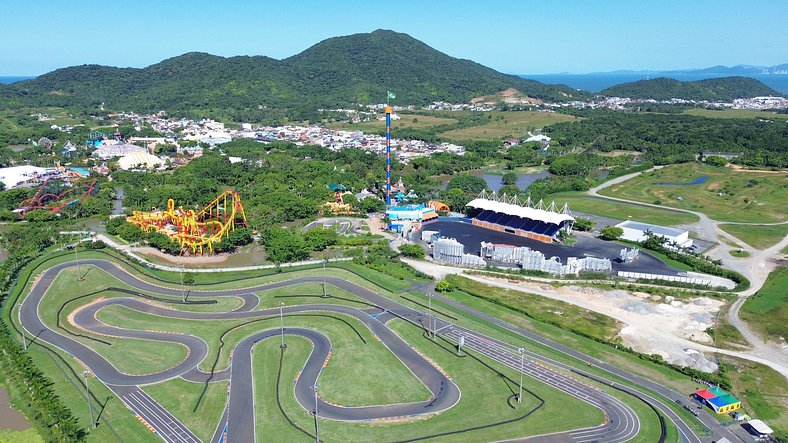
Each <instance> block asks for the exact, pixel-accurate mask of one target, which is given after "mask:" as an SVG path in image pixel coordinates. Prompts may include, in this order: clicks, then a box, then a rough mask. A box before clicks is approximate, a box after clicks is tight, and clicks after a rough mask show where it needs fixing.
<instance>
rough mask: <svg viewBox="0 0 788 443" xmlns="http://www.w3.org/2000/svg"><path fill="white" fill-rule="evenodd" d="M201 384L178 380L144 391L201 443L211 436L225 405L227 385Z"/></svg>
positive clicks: (146, 387) (147, 388)
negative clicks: (203, 393)
mask: <svg viewBox="0 0 788 443" xmlns="http://www.w3.org/2000/svg"><path fill="white" fill-rule="evenodd" d="M204 386H205V385H204V384H202V383H192V382H188V381H186V380H183V379H180V378H174V379H172V380H169V381H166V382H163V383H158V384H155V385H148V386H145V387H144V388H143V390H144V391H145V392H147V393H148V394H149V395H150V396H151V397H153V398H154V399H155V400H156V401H157V402H159V403H160V404H161V405H162V406H164V407H165V408H166V409H167V410H168V411H170V412H171V413H172V415H174V416H175V418H177V419H178V420H180V421H182V422H183V423H184V424H185V425H186V426H187V427H188V428H189V429H190V430H191V431H192V432H194V434H195V435H196V436H197V437H199V438H200V439H201V440H202V441H209V440H210V439H211V437H212V436H213V433H214V431H215V430H216V426H217V425H218V424H219V419H220V418H221V417H222V413H223V412H224V406H225V404H226V403H227V386H228V383H227V382H216V383H209V384H208V389H207V390H206V391H205V395H204V396H202V398H201V394H202V392H203V388H204Z"/></svg>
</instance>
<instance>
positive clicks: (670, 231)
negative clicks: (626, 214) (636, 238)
mask: <svg viewBox="0 0 788 443" xmlns="http://www.w3.org/2000/svg"><path fill="white" fill-rule="evenodd" d="M616 226H617V227H619V228H629V229H637V230H640V231H643V232H646V231H650V232H653V233H654V234H656V235H661V236H663V237H678V236H679V235H681V234H684V233H685V232H687V231H686V230H685V229H676V228H667V227H665V226H659V225H652V224H649V223H641V222H636V221H632V220H627V221H624V222H621V223H619V224H617V225H616Z"/></svg>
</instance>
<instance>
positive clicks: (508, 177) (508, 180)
mask: <svg viewBox="0 0 788 443" xmlns="http://www.w3.org/2000/svg"><path fill="white" fill-rule="evenodd" d="M501 184H503V185H516V184H517V173H516V172H511V171H509V172H507V173H506V174H504V175H503V178H501Z"/></svg>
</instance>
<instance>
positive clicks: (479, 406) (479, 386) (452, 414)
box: [254, 320, 602, 441]
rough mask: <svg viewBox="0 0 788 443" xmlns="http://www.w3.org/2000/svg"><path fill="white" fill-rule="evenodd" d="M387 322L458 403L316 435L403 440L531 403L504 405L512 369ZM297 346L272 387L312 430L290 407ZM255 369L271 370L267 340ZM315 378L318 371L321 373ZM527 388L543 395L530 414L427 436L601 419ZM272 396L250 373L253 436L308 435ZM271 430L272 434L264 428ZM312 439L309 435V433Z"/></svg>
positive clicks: (327, 425)
mask: <svg viewBox="0 0 788 443" xmlns="http://www.w3.org/2000/svg"><path fill="white" fill-rule="evenodd" d="M390 325H391V326H392V328H393V329H394V330H395V331H396V332H397V333H398V334H400V335H401V336H402V337H403V338H404V339H405V340H406V341H408V342H409V343H412V344H413V345H414V347H415V348H416V349H417V350H419V351H420V352H422V353H423V354H425V355H426V356H427V357H428V358H430V359H431V360H432V361H434V362H435V363H436V364H437V365H438V366H440V367H441V368H443V369H444V370H445V371H446V372H447V373H449V374H450V375H451V376H452V377H453V380H454V381H455V382H456V383H457V385H458V386H459V388H460V390H461V391H462V398H461V399H460V403H458V404H457V406H455V407H454V408H451V409H449V410H447V411H444V412H443V413H441V414H439V415H437V416H432V417H430V418H424V419H416V420H410V421H406V422H399V423H398V422H386V421H381V422H378V423H374V422H373V423H340V422H335V421H329V420H321V421H320V436H321V439H323V438H324V439H325V440H327V441H402V440H408V439H411V438H420V437H421V438H423V437H426V436H428V435H431V434H437V433H442V432H452V431H458V430H461V429H464V428H469V427H473V426H478V425H489V424H490V423H496V422H499V421H503V420H507V419H514V418H517V417H519V416H521V415H522V414H524V412H526V411H527V410H529V409H531V408H533V407H535V406H536V405H537V404H538V400H537V399H536V398H535V397H534V396H532V395H529V394H526V395H525V396H524V401H523V404H522V405H520V407H519V408H518V409H512V408H511V407H510V406H509V405H508V403H507V398H509V397H510V396H511V395H512V393H513V391H516V382H514V383H512V381H510V380H506V379H503V378H500V376H499V375H498V373H502V374H504V375H506V376H508V377H510V378H511V379H512V380H514V379H515V377H516V372H515V371H513V370H510V369H508V368H503V367H501V366H499V365H498V364H497V363H495V362H491V361H489V360H486V359H485V360H484V362H485V363H486V364H488V365H490V367H491V368H492V369H490V368H488V367H486V366H484V365H483V364H481V363H479V362H478V361H477V360H474V359H473V358H469V357H466V358H458V357H456V356H455V354H454V353H453V351H452V349H451V348H450V347H449V345H447V344H446V343H443V342H442V341H439V344H435V343H433V342H432V341H430V340H428V339H426V338H425V337H424V336H423V334H422V332H423V331H422V330H421V329H420V328H417V327H415V326H413V325H411V324H408V323H405V322H403V321H402V320H393V321H392V322H391V323H390ZM296 345H297V346H299V348H301V349H299V348H293V349H291V347H290V346H288V348H287V351H286V353H290V352H291V350H292V351H294V352H293V354H294V355H296V351H297V352H298V354H297V355H299V356H301V358H293V357H291V358H285V360H284V367H283V371H282V374H283V376H282V380H286V381H287V384H285V386H287V387H286V388H284V389H281V388H280V391H279V395H280V397H281V399H282V403H283V407H284V410H285V412H286V413H287V415H288V416H289V418H290V419H291V420H293V421H295V422H296V423H297V424H298V425H299V426H300V427H302V428H304V429H305V430H306V431H308V432H313V431H314V424H313V420H312V418H311V417H310V416H309V415H308V413H307V412H306V411H305V410H304V409H303V408H301V406H300V405H298V404H297V403H296V401H295V399H294V397H293V393H292V388H290V383H291V382H290V380H292V379H293V378H294V377H295V375H296V374H297V372H298V371H299V370H300V368H301V366H302V365H303V362H304V360H305V358H306V354H304V350H303V348H306V349H308V344H306V343H304V342H303V340H302V341H301V343H296ZM254 354H255V355H254V365H255V368H258V367H260V366H262V369H261V370H257V369H256V370H255V373H258V374H259V373H265V374H269V373H271V374H273V373H276V371H277V370H278V356H279V349H278V347H277V346H276V343H275V341H271V340H268V341H267V342H263V343H260V344H259V345H258V346H257V347H256V348H255V350H254ZM321 380H322V377H321ZM526 386H527V388H529V389H531V390H532V391H533V392H534V393H536V394H538V395H539V396H541V397H542V398H545V399H547V400H548V401H547V402H546V403H545V405H544V407H542V408H541V409H539V410H537V411H536V412H535V413H534V414H533V415H532V416H530V417H528V418H525V419H523V420H522V421H518V422H515V423H511V424H507V425H501V426H495V427H491V428H487V429H482V430H477V431H472V432H465V433H460V434H453V435H449V436H444V437H439V438H434V439H430V441H490V440H498V439H502V438H506V437H509V438H511V437H515V436H521V435H534V434H541V433H545V432H551V431H557V430H561V429H571V428H575V427H579V426H594V425H596V424H599V423H601V421H602V415H601V413H600V412H599V411H597V410H594V409H592V408H591V407H589V406H588V405H586V404H584V403H582V402H580V401H579V400H577V399H574V398H571V397H568V396H566V395H565V394H563V393H560V392H558V391H555V390H553V389H552V388H549V387H547V386H544V385H541V384H538V383H534V382H533V381H530V382H529V383H527V384H526ZM275 395H276V391H275V386H274V380H272V378H271V377H256V378H255V397H256V399H257V401H256V403H255V404H256V405H259V404H261V403H265V406H264V408H260V409H257V408H256V410H255V412H256V426H257V428H258V429H266V430H267V431H270V432H267V433H266V436H267V437H266V438H262V436H261V435H260V433H259V432H258V441H269V440H270V439H271V438H273V440H277V441H309V440H310V438H309V436H307V435H305V434H304V433H302V432H300V431H298V430H297V429H295V428H294V427H292V426H290V425H289V424H287V423H286V422H285V421H284V419H283V417H282V415H281V413H280V412H279V411H278V409H277V408H276V405H275V404H273V402H271V401H269V400H268V399H271V398H272V397H274V396H275ZM272 433H273V434H272ZM312 440H313V438H312Z"/></svg>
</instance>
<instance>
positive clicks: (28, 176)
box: [0, 165, 53, 189]
mask: <svg viewBox="0 0 788 443" xmlns="http://www.w3.org/2000/svg"><path fill="white" fill-rule="evenodd" d="M52 171H53V170H52V169H45V168H39V167H38V166H31V165H23V166H12V167H10V168H0V181H2V182H3V184H4V185H5V189H11V188H15V187H17V186H19V185H21V184H23V183H25V182H28V181H31V180H43V179H45V178H46V176H47V175H48V174H49V173H50V172H52Z"/></svg>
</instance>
